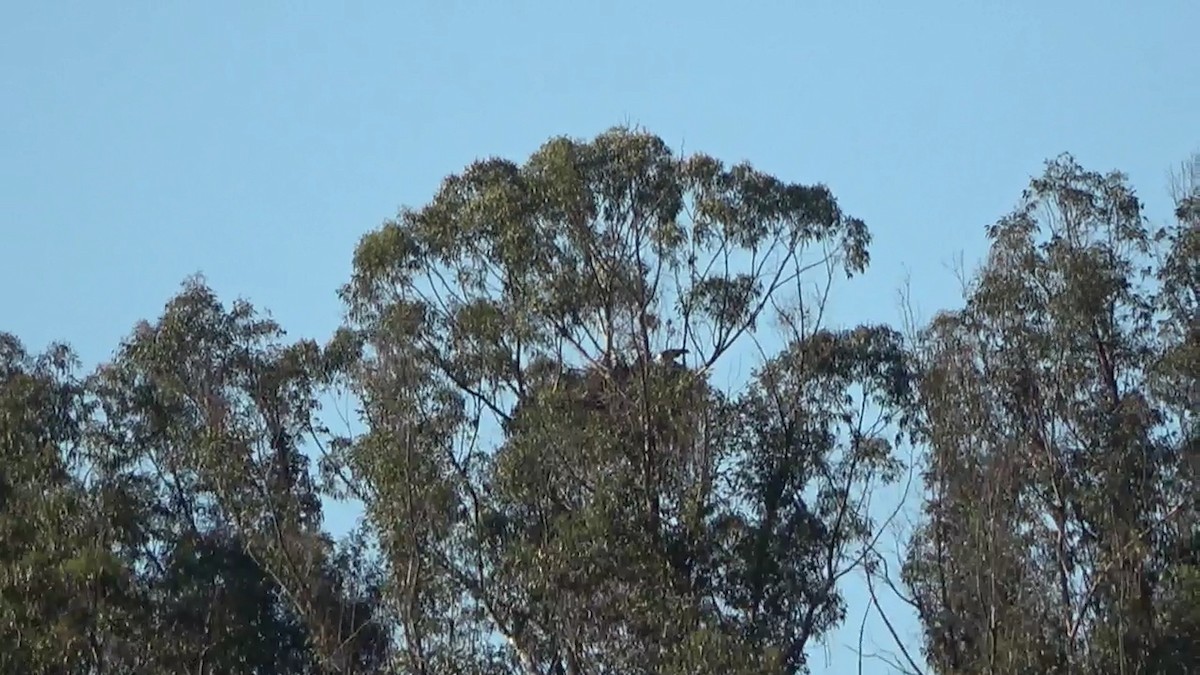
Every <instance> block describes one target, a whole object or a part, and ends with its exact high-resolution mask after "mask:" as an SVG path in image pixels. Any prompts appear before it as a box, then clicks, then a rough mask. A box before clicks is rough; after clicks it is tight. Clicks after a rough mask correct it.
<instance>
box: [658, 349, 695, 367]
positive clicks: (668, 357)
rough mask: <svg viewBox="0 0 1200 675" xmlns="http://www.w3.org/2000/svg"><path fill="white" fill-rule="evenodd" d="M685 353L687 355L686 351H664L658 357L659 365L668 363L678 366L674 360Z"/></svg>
mask: <svg viewBox="0 0 1200 675" xmlns="http://www.w3.org/2000/svg"><path fill="white" fill-rule="evenodd" d="M687 353H688V350H686V349H664V350H663V351H662V352H661V353H660V354H659V355H658V361H659V363H670V364H673V365H678V362H677V361H676V359H678V358H679V357H681V356H683V355H684V354H687Z"/></svg>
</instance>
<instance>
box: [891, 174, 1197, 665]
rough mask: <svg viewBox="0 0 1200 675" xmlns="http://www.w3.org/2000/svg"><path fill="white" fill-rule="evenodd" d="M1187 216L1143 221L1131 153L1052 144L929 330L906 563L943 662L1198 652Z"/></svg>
mask: <svg viewBox="0 0 1200 675" xmlns="http://www.w3.org/2000/svg"><path fill="white" fill-rule="evenodd" d="M1192 203H1194V202H1192ZM1178 216H1179V217H1178V219H1177V220H1176V221H1175V222H1174V223H1172V224H1170V225H1169V226H1167V227H1164V228H1162V229H1161V230H1160V231H1158V232H1152V231H1151V228H1150V227H1149V225H1148V224H1147V222H1146V219H1145V217H1144V215H1143V211H1142V204H1141V202H1140V200H1139V199H1138V197H1137V195H1136V194H1135V193H1134V191H1133V189H1132V188H1131V187H1130V186H1129V185H1128V184H1127V181H1126V179H1125V177H1124V176H1123V175H1121V174H1119V173H1110V174H1100V173H1096V172H1092V171H1088V170H1085V169H1084V168H1082V167H1081V166H1079V165H1078V164H1077V163H1076V162H1075V161H1074V160H1073V159H1072V158H1071V157H1069V156H1062V157H1059V158H1057V159H1055V160H1054V161H1051V162H1049V163H1048V165H1047V167H1046V171H1045V174H1044V175H1042V176H1040V177H1038V178H1036V179H1034V180H1033V181H1032V182H1031V183H1030V186H1029V188H1028V190H1027V191H1026V192H1025V194H1024V195H1023V197H1022V199H1021V202H1020V204H1019V205H1018V206H1017V208H1016V209H1015V210H1014V211H1013V212H1012V213H1011V214H1009V215H1008V216H1006V217H1004V218H1002V219H1001V220H1000V221H999V222H997V223H996V224H995V225H994V226H992V227H990V228H989V231H988V234H989V238H990V239H991V250H990V253H989V254H988V257H987V260H986V262H985V264H984V265H983V267H982V269H981V270H980V271H979V272H978V274H976V275H975V276H974V278H973V279H972V280H971V283H970V285H969V288H968V289H967V297H966V306H965V307H964V308H963V309H962V310H959V311H955V312H947V313H943V314H941V315H939V316H938V317H937V318H936V319H935V320H934V321H933V322H932V323H931V324H930V325H929V326H928V327H927V329H926V330H925V331H924V333H923V335H922V336H921V340H920V348H919V350H918V353H919V355H920V361H921V378H920V385H919V392H920V421H921V427H922V431H923V434H924V437H925V440H926V441H927V442H928V446H929V465H928V470H927V473H926V487H927V488H928V493H929V499H928V501H927V503H926V509H925V518H924V522H923V524H922V526H921V529H920V530H919V531H918V533H917V536H916V537H915V538H914V540H913V544H912V547H911V550H910V553H909V558H908V561H907V565H906V569H905V572H904V574H905V581H906V582H907V585H908V587H909V589H910V591H911V594H912V598H913V601H914V604H915V606H916V608H917V609H918V612H919V615H920V618H921V622H922V626H923V629H924V637H925V648H926V656H927V658H928V661H929V662H930V663H931V664H932V666H933V667H934V669H935V670H936V671H937V672H941V673H1024V672H1044V673H1181V672H1187V668H1188V667H1190V666H1187V665H1185V664H1192V665H1194V664H1195V663H1197V662H1200V649H1198V647H1197V645H1200V631H1198V628H1200V623H1197V621H1196V617H1197V615H1196V612H1195V607H1196V606H1197V601H1198V600H1200V596H1198V595H1197V588H1198V587H1197V585H1196V580H1197V577H1196V570H1197V568H1196V562H1197V559H1196V551H1197V549H1196V543H1197V520H1196V513H1197V497H1196V495H1197V494H1200V490H1198V486H1197V483H1196V474H1195V469H1196V468H1197V464H1196V459H1195V458H1196V456H1197V438H1198V436H1197V425H1196V420H1195V411H1196V410H1197V409H1198V408H1200V399H1198V398H1197V396H1198V394H1200V389H1198V386H1197V375H1198V374H1200V358H1198V356H1200V352H1198V351H1197V349H1198V346H1197V345H1198V339H1197V338H1198V336H1200V332H1198V328H1200V324H1198V323H1197V322H1198V320H1200V305H1198V304H1197V298H1198V294H1200V255H1197V253H1198V252H1200V248H1198V242H1200V234H1198V229H1197V220H1196V217H1195V211H1193V210H1190V206H1189V202H1187V201H1186V200H1183V201H1181V203H1180V210H1179V213H1178Z"/></svg>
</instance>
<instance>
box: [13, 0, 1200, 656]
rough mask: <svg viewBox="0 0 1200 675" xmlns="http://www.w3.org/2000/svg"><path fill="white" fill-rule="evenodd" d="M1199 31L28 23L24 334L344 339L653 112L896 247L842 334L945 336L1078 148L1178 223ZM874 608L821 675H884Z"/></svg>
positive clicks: (912, 19)
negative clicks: (436, 240)
mask: <svg viewBox="0 0 1200 675" xmlns="http://www.w3.org/2000/svg"><path fill="white" fill-rule="evenodd" d="M1197 26H1200V3H1198V2H1195V0H1156V1H1154V2H1145V3H1132V2H1124V1H1118V0H1091V1H1089V2H1083V1H1082V0H1057V1H1056V2H1052V3H1046V2H1034V1H1033V0H1008V1H1007V2H1003V3H1001V2H950V1H949V0H924V1H912V2H904V3H897V2H882V1H880V2H865V1H863V2H833V1H806V2H800V1H792V2H783V1H778V2H765V1H755V0H747V1H745V2H742V3H730V2H712V1H709V0H691V1H690V2H667V1H665V0H664V1H660V2H644V1H643V2H633V1H631V0H610V1H609V2H604V3H582V2H581V3H575V4H574V6H572V3H564V2H550V1H548V0H547V1H541V2H533V1H525V2H523V1H520V0H511V1H508V2H483V1H481V0H479V1H476V2H467V1H466V0H412V1H409V2H383V1H378V2H368V1H365V0H360V1H357V2H339V3H335V2H326V3H317V2H274V1H268V0H256V1H255V2H232V1H217V0H211V1H210V2H206V3H183V2H177V1H167V0H163V1H160V2H149V1H147V0H140V1H137V0H133V1H129V2H107V3H102V2H66V1H48V2H40V3H33V2H26V3H19V2H9V3H3V5H2V6H0V330H5V331H11V332H14V333H16V334H17V335H18V336H19V337H21V338H22V339H23V340H24V341H25V342H26V344H27V346H29V347H30V348H32V349H40V348H41V347H43V346H45V345H46V344H47V343H48V342H50V341H52V340H66V341H68V342H70V343H71V344H72V345H73V346H74V347H75V348H76V350H77V351H78V353H79V354H80V356H81V357H82V358H83V360H84V362H85V363H89V364H94V363H96V362H98V361H99V360H102V359H105V358H107V357H108V356H109V355H110V354H111V352H112V350H113V348H114V347H115V346H116V345H117V343H118V342H119V340H120V339H121V338H123V337H124V336H125V335H127V334H128V333H129V331H130V330H131V328H132V327H133V325H134V324H135V323H136V322H137V321H138V320H139V319H143V318H151V319H152V318H154V317H156V316H157V315H158V314H159V312H160V311H161V309H162V307H163V304H164V303H165V302H166V301H167V300H168V299H169V297H170V296H171V295H172V294H173V293H174V292H175V291H176V290H177V289H178V286H179V283H180V282H181V281H182V280H183V279H184V278H185V277H187V276H189V275H191V274H194V273H197V272H200V273H203V274H204V275H205V277H206V278H207V280H208V282H209V283H210V284H211V285H212V286H213V288H215V289H216V290H217V291H218V292H219V293H220V294H221V295H222V297H224V298H226V299H227V300H232V299H233V298H235V297H239V296H240V297H245V298H247V299H249V300H251V301H253V302H254V303H255V304H256V305H259V306H261V307H263V308H266V309H269V310H270V311H271V313H272V314H273V316H274V317H275V318H277V319H278V320H279V321H280V322H281V323H282V324H283V325H284V326H285V327H286V328H287V329H288V330H289V333H290V334H291V335H293V336H297V337H314V338H324V337H326V336H328V334H329V333H330V332H331V331H332V330H333V329H334V328H335V327H336V325H337V324H338V322H339V320H340V318H341V313H342V307H341V305H340V304H339V301H338V299H337V297H336V294H335V293H336V290H337V288H338V286H339V285H341V284H342V283H344V282H345V281H347V280H348V279H349V274H350V260H351V255H352V252H353V248H354V245H355V244H356V242H357V241H358V239H359V237H361V236H362V235H363V234H365V233H366V232H368V231H370V230H371V229H373V228H375V227H377V226H379V224H380V223H381V222H382V221H384V220H385V219H387V218H389V217H391V216H393V215H394V214H395V213H396V211H397V209H398V208H400V207H401V206H405V205H408V206H419V205H421V204H423V203H425V201H427V200H428V199H429V197H430V196H431V195H432V194H433V191H434V190H435V189H436V187H437V185H438V183H439V181H440V180H441V179H442V178H443V177H444V176H445V175H446V174H448V173H451V172H454V171H457V170H460V169H461V168H463V167H464V166H465V165H466V164H468V163H469V162H471V161H473V160H474V159H476V158H480V157H485V156H495V155H499V156H504V157H509V158H512V159H516V160H520V159H523V158H524V157H526V156H527V155H528V154H529V153H530V152H532V151H533V150H534V149H536V148H537V146H538V145H539V144H541V143H542V142H543V141H545V140H547V139H548V138H550V137H551V136H556V135H560V134H567V135H570V136H575V137H584V138H586V137H591V136H594V135H595V134H597V133H599V132H601V131H603V130H605V129H607V128H608V127H611V126H613V125H617V124H625V123H628V124H635V125H640V126H643V127H645V128H646V129H647V130H649V131H652V132H654V133H656V134H658V135H660V136H661V137H663V138H664V139H665V140H666V141H667V142H668V143H669V144H671V145H672V147H676V148H683V149H684V150H685V151H703V152H706V153H709V154H712V155H715V156H717V157H719V158H722V159H724V160H726V161H728V162H736V161H740V160H749V161H751V162H752V163H753V164H755V165H756V166H757V167H758V168H760V169H763V170H765V171H768V172H771V173H773V174H775V175H777V176H779V177H781V178H783V179H786V180H789V181H796V182H803V183H815V182H822V183H825V184H827V185H829V186H830V188H831V189H832V190H833V192H834V193H835V195H836V196H837V197H838V199H839V201H840V203H841V205H842V206H843V208H844V209H845V210H846V211H847V212H849V213H851V214H853V215H856V216H858V217H861V218H863V219H864V220H865V221H866V222H867V224H868V226H869V227H870V228H871V230H872V232H873V234H874V244H873V247H872V256H873V265H872V268H871V270H870V272H869V273H868V274H867V275H866V276H865V277H863V278H861V279H858V280H855V281H853V282H850V283H848V284H843V285H842V286H841V287H840V290H839V291H838V292H837V294H836V295H835V297H834V303H835V304H834V306H833V315H834V317H835V320H836V321H840V322H844V323H850V322H861V321H888V322H895V321H897V320H898V319H899V316H900V313H899V301H898V297H897V295H898V292H899V290H900V288H901V287H902V286H903V285H905V284H906V283H907V284H909V288H910V295H911V298H912V301H913V304H914V306H915V308H916V310H917V312H918V314H919V316H921V317H923V318H929V317H931V316H932V314H933V312H935V311H936V310H938V309H940V308H948V307H953V306H954V305H955V304H956V303H957V302H958V300H959V286H958V281H957V279H956V276H955V273H954V269H955V267H956V265H957V264H959V261H961V262H962V263H963V264H965V266H966V267H967V268H968V269H970V268H971V267H972V266H973V265H974V264H975V263H976V262H977V261H978V260H979V259H980V257H981V256H982V255H983V254H984V252H985V251H986V241H985V238H984V227H985V226H986V225H987V224H988V223H990V222H993V221H995V220H996V219H997V218H999V217H1000V216H1002V215H1003V214H1004V213H1005V211H1007V210H1008V209H1010V208H1011V207H1013V206H1014V205H1015V203H1016V201H1017V199H1018V198H1019V196H1020V192H1021V189H1022V188H1023V187H1024V185H1025V184H1026V183H1027V181H1028V179H1029V178H1030V177H1031V176H1032V175H1034V174H1037V173H1038V172H1039V171H1040V169H1041V167H1042V164H1043V162H1044V161H1045V160H1046V159H1048V158H1050V157H1053V156H1055V155H1057V154H1059V153H1061V152H1064V151H1069V152H1071V153H1073V154H1074V155H1075V156H1076V157H1077V158H1078V159H1079V160H1080V162H1081V163H1082V164H1083V165H1084V166H1086V167H1088V168H1092V169H1097V170H1109V169H1120V170H1122V171H1124V172H1126V173H1128V174H1129V175H1130V176H1131V178H1132V180H1133V182H1134V185H1135V186H1137V187H1138V188H1139V191H1140V193H1141V194H1142V197H1143V199H1144V200H1145V202H1146V203H1147V206H1148V209H1149V212H1150V215H1151V217H1152V218H1157V219H1159V220H1162V219H1165V218H1166V217H1167V215H1168V213H1169V203H1168V198H1167V177H1168V171H1169V170H1170V169H1171V168H1172V167H1174V166H1178V164H1179V163H1180V162H1181V161H1183V160H1184V159H1185V158H1187V157H1188V155H1189V154H1190V153H1192V152H1194V151H1196V150H1200V52H1197V50H1196V47H1195V45H1196V36H1197V28H1196V27H1197ZM847 592H848V595H849V597H850V600H851V617H850V619H849V620H848V621H847V625H846V628H845V629H844V630H842V631H840V632H839V633H838V634H836V635H834V636H833V637H831V638H830V640H829V641H828V644H827V645H825V647H824V648H823V649H818V650H817V652H816V653H815V660H814V664H813V665H814V667H813V672H814V673H832V674H837V673H850V672H855V670H856V664H855V657H854V654H853V652H852V651H850V649H851V647H852V645H853V644H854V642H855V641H856V640H857V633H858V620H859V618H860V617H861V612H862V601H863V596H864V594H863V590H862V588H861V587H860V585H859V584H858V582H853V583H852V584H851V586H850V587H849V588H848V589H847ZM896 611H897V618H896V620H897V623H898V627H899V628H900V629H901V630H902V632H904V633H905V635H906V636H908V637H909V638H914V639H915V624H914V623H913V621H912V619H911V617H906V616H903V615H902V612H900V611H899V609H897V610H896ZM855 612H857V614H855ZM866 632H867V634H868V635H867V644H866V646H867V648H868V649H870V648H872V644H873V643H874V644H878V645H879V646H880V647H882V648H888V646H889V638H888V637H887V635H886V633H885V632H884V631H883V629H882V627H881V625H880V624H879V623H878V621H872V622H869V623H868V626H867V629H866ZM910 646H911V643H910ZM867 672H880V673H883V672H888V669H887V668H886V667H884V666H883V665H882V664H880V663H878V662H868V666H867Z"/></svg>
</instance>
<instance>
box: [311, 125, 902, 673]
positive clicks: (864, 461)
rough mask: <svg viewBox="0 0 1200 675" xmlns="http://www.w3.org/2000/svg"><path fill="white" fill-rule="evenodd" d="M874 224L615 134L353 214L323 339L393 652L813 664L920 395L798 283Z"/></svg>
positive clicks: (468, 664)
mask: <svg viewBox="0 0 1200 675" xmlns="http://www.w3.org/2000/svg"><path fill="white" fill-rule="evenodd" d="M868 243H869V235H868V233H867V230H866V227H865V225H864V224H863V223H862V222H861V221H860V220H857V219H855V218H852V217H849V216H847V215H845V214H844V213H843V211H842V210H841V208H840V207H839V206H838V204H837V202H836V200H835V199H834V197H833V196H832V194H831V193H830V191H829V190H828V189H827V188H826V187H824V186H822V185H801V184H794V183H788V182H784V181H782V180H780V179H778V178H775V177H773V176H770V175H767V174H765V173H763V172H761V171H758V170H756V169H754V168H753V167H751V166H750V165H748V164H745V163H742V164H737V165H733V166H726V165H724V164H723V163H722V162H720V161H718V160H717V159H715V158H713V157H710V156H707V155H704V154H692V155H686V156H681V155H676V154H675V153H673V152H671V151H670V149H669V148H668V147H667V146H666V144H665V143H664V142H663V141H662V140H661V139H659V138H657V137H655V136H653V135H651V134H648V133H644V132H640V131H634V130H629V129H614V130H611V131H609V132H606V133H603V134H601V135H599V136H598V137H596V138H594V139H592V140H589V141H579V140H572V139H568V138H555V139H552V140H550V141H549V142H547V143H546V144H544V145H543V146H542V147H541V148H539V149H538V150H537V151H536V152H535V153H533V155H532V156H531V157H529V158H528V160H527V161H525V162H524V163H520V164H518V163H515V162H512V161H508V160H504V159H487V160H481V161H477V162H475V163H473V164H471V165H470V166H468V167H467V168H466V169H465V170H464V171H463V172H461V173H459V174H455V175H452V176H449V177H448V178H446V179H445V181H443V183H442V185H441V186H440V188H439V189H438V191H437V193H436V195H435V196H434V197H433V199H432V200H431V201H430V202H429V203H428V204H427V205H425V206H424V207H421V208H417V209H405V210H403V211H402V212H401V213H400V214H399V216H398V217H397V218H395V219H394V220H391V221H389V222H387V223H385V224H384V225H383V226H382V227H381V228H379V229H378V230H376V231H374V232H372V233H370V234H368V235H366V236H365V237H364V238H363V239H362V241H361V242H360V244H359V246H358V248H357V250H356V252H355V255H354V272H353V277H352V279H351V280H350V282H349V283H348V284H347V285H346V286H345V287H344V289H343V297H344V298H345V300H346V303H347V307H348V325H347V327H346V329H345V330H344V331H343V332H342V333H341V334H340V335H339V336H338V338H337V339H336V340H335V342H334V343H333V344H331V345H330V347H329V350H328V352H329V353H331V354H342V355H345V354H357V356H358V358H356V359H354V360H353V363H352V365H351V366H350V368H349V369H348V373H349V378H348V380H347V382H348V384H349V387H350V389H351V391H352V392H353V393H354V394H355V395H356V396H357V397H358V398H359V399H360V401H361V404H362V406H361V415H362V420H363V422H364V425H365V428H366V430H365V431H364V432H363V433H362V434H360V435H358V436H357V437H355V438H353V439H344V440H342V441H341V442H338V443H334V444H331V445H330V446H328V447H327V448H326V450H327V456H326V457H325V468H326V470H327V471H328V472H329V473H330V474H331V475H340V476H341V477H342V478H343V479H344V481H345V482H344V485H343V488H344V489H345V490H346V491H347V492H348V493H349V494H351V495H353V496H355V497H357V498H359V499H361V500H362V502H363V503H364V505H365V508H366V514H367V519H368V522H369V523H370V527H371V529H372V532H373V534H374V535H375V537H376V538H377V540H378V544H379V548H380V551H381V556H382V559H383V561H384V567H385V572H386V573H385V575H384V578H385V579H386V581H385V586H386V588H385V591H384V597H385V598H386V602H387V605H388V609H389V612H390V613H391V614H392V615H394V616H395V617H397V621H398V631H397V632H398V647H397V648H398V650H399V652H400V654H401V655H402V658H401V662H402V666H403V668H405V669H407V671H409V672H414V673H453V672H460V673H467V672H470V673H476V672H514V671H515V672H522V673H527V674H533V673H617V672H620V673H639V672H647V673H649V672H653V673H669V672H678V673H697V672H754V673H761V672H781V673H794V672H803V671H804V670H805V649H806V648H807V647H808V646H809V645H811V644H812V642H813V641H814V640H816V639H818V638H819V637H820V636H822V635H823V634H825V633H826V631H828V629H829V628H830V627H831V626H833V625H836V624H837V623H838V622H839V621H840V620H841V618H842V615H843V612H844V607H843V603H842V600H841V597H840V593H839V589H838V586H837V582H838V580H839V579H841V578H842V577H843V576H844V575H845V574H847V573H848V572H849V570H851V569H853V568H854V567H855V565H857V564H858V563H859V562H860V560H861V555H862V552H863V551H864V550H865V549H866V544H867V542H866V540H867V539H868V538H869V537H870V535H871V533H872V527H871V523H870V522H869V519H868V518H867V515H866V501H867V497H868V495H869V490H870V487H871V485H873V484H875V483H876V482H878V481H880V480H886V479H890V478H894V474H895V471H896V469H897V464H896V462H895V460H894V459H893V458H892V457H891V453H890V446H889V443H888V442H887V440H886V439H885V438H884V435H883V433H882V432H883V430H884V429H885V428H887V427H888V425H889V422H891V421H892V420H891V414H892V413H893V412H894V411H896V410H898V409H899V408H900V407H901V404H902V403H903V402H904V400H905V399H906V397H907V395H908V390H909V380H908V375H907V372H908V371H907V362H906V358H905V354H904V350H903V345H902V343H901V340H900V338H899V336H898V335H897V334H896V333H895V332H894V331H891V330H890V329H887V328H884V327H877V326H864V327H859V328H852V329H847V330H830V329H827V328H825V327H823V326H821V321H820V319H821V311H820V309H821V305H820V303H816V304H805V303H800V302H798V301H799V300H800V299H801V298H800V295H801V294H800V289H801V288H802V286H803V284H807V283H809V282H811V281H812V280H814V279H815V280H817V281H825V282H829V281H830V280H831V279H832V277H833V274H834V272H835V270H836V269H838V268H840V269H841V270H842V271H843V272H844V273H845V274H847V275H853V274H855V273H858V272H861V271H862V270H863V269H864V268H865V267H866V265H867V263H868V253H867V245H868ZM777 319H782V320H783V321H782V322H781V324H780V325H781V326H782V327H783V330H782V331H781V332H779V333H775V337H776V338H777V339H776V343H775V344H782V347H780V348H778V349H772V348H769V347H766V346H764V344H769V343H764V340H765V336H766V335H767V334H769V333H770V330H769V329H770V327H771V324H772V323H773V322H775V321H776V320H777ZM779 338H781V339H779ZM755 354H758V355H759V357H760V358H761V365H760V367H759V368H758V369H757V370H756V371H755V373H754V375H753V376H752V378H751V381H750V382H748V383H747V384H746V386H745V388H744V390H743V391H741V392H723V391H720V390H718V388H717V387H716V386H714V384H713V382H714V380H715V377H714V375H715V374H717V373H719V372H721V369H722V367H723V365H722V364H723V363H724V362H725V361H727V360H728V359H730V358H733V357H735V356H740V357H745V356H747V355H751V356H752V355H755Z"/></svg>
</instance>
